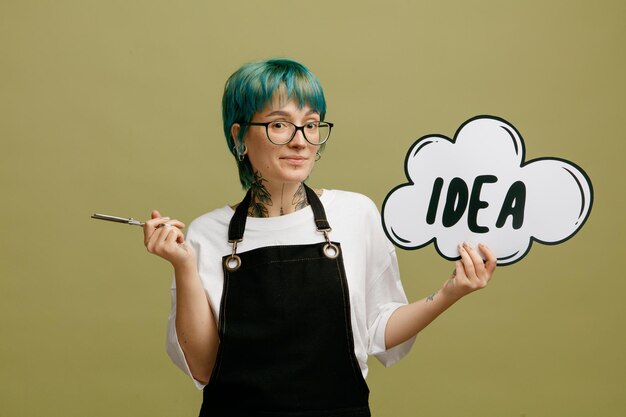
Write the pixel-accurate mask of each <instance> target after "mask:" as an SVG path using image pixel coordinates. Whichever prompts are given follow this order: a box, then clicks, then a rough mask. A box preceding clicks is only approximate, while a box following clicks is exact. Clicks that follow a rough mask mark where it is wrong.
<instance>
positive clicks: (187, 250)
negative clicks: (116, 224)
mask: <svg viewBox="0 0 626 417" xmlns="http://www.w3.org/2000/svg"><path fill="white" fill-rule="evenodd" d="M151 217H152V218H151V219H150V220H148V221H146V222H145V224H144V226H143V236H144V245H145V246H146V248H147V249H148V252H150V253H153V254H155V255H157V256H160V257H161V258H163V259H165V260H167V261H169V262H170V263H171V264H172V265H173V266H174V268H178V267H183V266H186V265H195V263H196V255H195V253H194V251H193V249H192V248H191V246H190V245H187V244H185V235H184V234H183V232H182V229H183V227H185V224H184V223H182V222H180V221H178V220H172V219H170V218H169V217H162V216H161V213H159V212H158V211H157V210H153V211H152V215H151Z"/></svg>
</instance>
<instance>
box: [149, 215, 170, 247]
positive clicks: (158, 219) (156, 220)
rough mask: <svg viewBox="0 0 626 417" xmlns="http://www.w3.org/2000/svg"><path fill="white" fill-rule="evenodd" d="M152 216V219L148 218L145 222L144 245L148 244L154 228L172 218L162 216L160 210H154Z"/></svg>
mask: <svg viewBox="0 0 626 417" xmlns="http://www.w3.org/2000/svg"><path fill="white" fill-rule="evenodd" d="M156 215H158V216H157V217H155V216H156ZM150 217H152V218H151V219H150V220H147V221H146V222H145V223H144V224H143V243H144V245H147V244H148V240H149V239H150V236H152V233H154V229H156V227H157V226H158V225H159V224H161V223H166V222H167V221H169V220H170V218H169V217H161V215H160V213H159V212H158V210H153V211H152V213H151V214H150Z"/></svg>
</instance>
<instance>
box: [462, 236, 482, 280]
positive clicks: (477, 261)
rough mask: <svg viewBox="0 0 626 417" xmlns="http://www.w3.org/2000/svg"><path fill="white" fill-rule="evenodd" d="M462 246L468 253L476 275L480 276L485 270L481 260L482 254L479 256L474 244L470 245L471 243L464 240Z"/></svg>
mask: <svg viewBox="0 0 626 417" xmlns="http://www.w3.org/2000/svg"><path fill="white" fill-rule="evenodd" d="M463 247H464V248H465V250H466V251H467V253H468V254H469V256H470V258H472V262H473V264H474V270H475V271H476V275H477V276H479V277H480V276H481V275H483V273H484V272H485V262H484V261H483V258H482V256H480V254H479V253H478V251H477V250H476V249H474V246H472V244H471V243H468V242H465V243H464V244H463Z"/></svg>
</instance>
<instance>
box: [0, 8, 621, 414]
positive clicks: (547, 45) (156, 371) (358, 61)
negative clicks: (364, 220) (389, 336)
mask: <svg viewBox="0 0 626 417" xmlns="http://www.w3.org/2000/svg"><path fill="white" fill-rule="evenodd" d="M219 3H220V4H217V2H209V1H180V2H173V1H164V0H158V1H154V0H152V1H147V0H144V1H134V0H130V1H129V0H127V1H85V0H75V1H68V0H59V1H54V2H53V1H29V0H19V1H18V0H13V1H11V0H2V1H1V2H0V51H1V53H0V140H1V144H2V148H1V149H2V152H0V172H1V177H0V189H1V195H2V202H1V204H0V217H1V218H2V219H3V223H4V226H3V227H2V239H1V240H0V245H1V246H0V273H1V276H0V338H1V339H0V416H10V417H17V416H43V415H46V416H63V417H67V416H90V417H98V416H135V417H136V416H150V417H156V416H194V415H197V412H198V409H199V404H200V401H201V394H200V392H199V391H196V390H195V388H194V387H193V385H192V384H191V382H190V381H188V380H187V379H186V378H185V376H184V375H183V374H182V373H181V372H179V371H178V370H177V369H176V368H175V367H174V366H173V365H171V364H170V362H169V359H168V358H167V356H166V354H165V351H164V337H165V323H166V320H167V315H168V312H169V286H170V283H171V270H170V267H169V265H168V264H166V263H165V262H162V261H161V260H160V259H157V258H156V257H151V256H149V255H148V254H147V253H146V252H145V249H144V247H143V242H142V237H141V231H140V230H139V228H132V227H127V226H123V225H115V224H106V223H103V222H98V221H94V220H91V219H90V218H89V216H90V215H91V214H92V213H94V212H103V213H110V214H117V215H123V216H133V217H136V218H144V217H146V216H147V215H148V213H149V211H150V210H151V209H153V208H158V209H160V210H161V211H162V212H164V213H166V214H168V215H171V216H175V217H178V218H180V219H182V220H183V221H186V222H189V221H191V220H192V219H193V218H195V217H196V216H198V215H200V214H202V213H204V212H206V211H208V210H211V209H212V208H215V207H219V206H222V205H224V204H225V203H227V202H231V203H232V202H235V201H237V200H238V199H239V198H240V196H241V189H240V187H239V185H238V180H237V176H236V169H235V164H234V162H233V160H232V158H231V157H230V156H229V154H228V152H227V150H226V147H225V145H224V141H223V139H222V133H221V120H220V119H221V113H220V99H221V91H222V88H223V85H224V81H225V80H226V78H227V77H228V75H230V74H231V73H232V72H233V71H234V70H235V69H236V68H237V67H239V66H240V65H241V64H242V63H244V62H248V61H251V60H257V59H264V58H267V57H274V56H287V57H292V58H295V59H298V60H301V61H302V62H304V63H305V64H306V65H308V66H309V67H310V68H311V69H312V70H313V71H314V72H315V73H316V74H317V76H318V77H319V78H320V80H321V82H322V84H323V85H324V86H325V90H326V94H327V99H328V101H329V112H328V120H331V121H333V122H335V123H336V129H335V130H334V131H333V138H332V140H331V142H330V143H329V145H328V147H327V150H326V153H325V155H324V157H323V159H322V160H321V161H320V163H319V165H318V167H317V168H316V171H315V172H314V174H313V176H312V178H311V184H312V185H314V186H318V187H325V188H341V189H349V190H354V191H359V192H362V193H365V194H367V195H369V196H370V197H371V198H372V199H373V200H374V201H375V202H376V203H377V204H378V205H379V207H380V205H381V204H382V201H383V199H384V197H385V195H386V193H387V192H388V191H389V190H390V189H391V188H392V187H394V186H395V185H397V184H399V183H401V182H403V181H404V172H403V162H404V156H405V152H406V151H407V150H408V148H409V146H410V145H411V144H412V143H413V142H414V140H415V139H417V138H418V137H420V136H422V135H425V134H429V133H441V134H446V135H453V134H454V132H455V131H456V129H457V127H458V126H459V125H460V124H461V123H462V122H464V121H465V120H467V119H468V118H470V117H472V116H474V115H477V114H493V115H497V116H500V117H503V118H505V119H507V120H508V121H509V122H511V123H512V124H513V125H514V126H516V127H517V128H518V130H520V132H521V134H522V135H523V137H524V139H525V142H526V146H527V158H528V159H531V158H536V157H541V156H558V157H562V158H565V159H569V160H571V161H573V162H575V163H577V164H578V165H580V166H582V167H583V169H585V171H586V172H587V173H588V174H589V176H590V177H591V179H592V182H593V184H594V190H595V203H594V207H593V210H592V213H591V216H590V218H589V220H588V222H587V223H586V225H585V226H584V227H583V229H582V230H581V231H580V232H579V233H578V234H577V235H576V236H575V237H574V238H573V239H571V240H570V241H568V242H566V243H564V244H562V245H558V246H542V245H539V244H535V245H533V249H532V251H531V252H530V254H529V255H528V256H527V257H526V258H525V259H524V260H523V261H522V262H520V263H518V264H515V265H513V266H510V267H505V268H501V269H500V270H499V271H498V272H497V275H496V277H495V278H494V281H493V282H492V284H491V285H490V286H489V288H487V289H486V290H484V291H482V292H479V293H477V294H473V295H471V296H469V297H468V298H467V299H465V300H463V301H461V302H460V303H459V304H458V305H457V306H455V307H454V308H453V309H452V310H451V311H449V312H448V313H446V314H445V315H444V316H443V317H441V318H440V319H439V320H438V321H437V322H436V323H435V324H434V325H433V326H432V327H430V328H428V329H427V330H425V331H424V332H423V334H421V335H420V336H419V337H418V341H417V343H416V345H415V347H414V348H413V350H412V352H411V354H410V355H409V356H408V357H407V358H405V359H404V360H403V361H402V362H401V363H400V364H398V365H396V366H394V367H392V368H390V369H384V368H382V367H381V366H380V365H379V364H378V363H377V362H376V361H375V360H374V359H372V361H371V362H370V363H371V367H372V369H371V373H370V377H369V379H368V382H369V384H370V388H371V391H372V396H371V400H372V401H371V402H372V408H373V410H374V414H375V416H378V417H385V416H394V417H404V416H407V417H408V416H421V415H423V416H431V417H436V416H442V417H443V416H476V417H489V416H493V417H503V416H515V417H518V416H528V417H531V416H532V417H535V416H546V417H554V416H568V417H574V416H581V417H583V416H584V417H588V416H591V415H594V416H618V415H626V396H624V388H625V386H626V369H625V368H626V367H625V363H626V361H625V357H624V350H625V349H624V348H625V347H626V346H625V344H626V343H625V341H626V337H625V335H624V329H625V325H624V321H625V316H626V315H625V313H626V307H625V304H626V303H624V301H623V294H624V293H625V290H626V284H625V282H626V279H625V278H624V269H625V268H624V253H623V252H624V249H625V248H626V247H625V245H624V244H623V240H622V239H623V233H624V232H625V231H626V228H625V222H624V218H623V215H624V209H623V207H624V205H625V201H624V189H625V187H624V181H623V178H624V175H623V172H622V170H623V162H622V161H623V155H624V151H625V147H624V141H625V140H626V139H625V138H624V133H623V128H622V127H621V124H622V123H623V121H624V114H625V113H626V112H625V110H626V106H625V104H624V103H625V101H624V96H625V95H626V83H625V77H624V74H626V57H625V53H626V52H625V51H626V48H625V45H626V25H625V24H624V22H625V21H626V6H625V5H626V3H624V2H622V1H617V0H616V1H610V0H599V1H595V2H590V1H565V0H559V1H535V0H533V1H526V2H509V1H486V0H484V1H437V2H435V1H422V2H418V1H409V0H404V1H402V0H393V1H386V2H382V1H380V2H373V1H364V0H363V1H359V2H356V1H351V2H347V1H345V2H342V1H334V2H331V1H326V0H323V1H318V2H308V3H307V2H296V1H264V2H260V1H247V2H246V1H231V2H226V1H222V2H219ZM620 242H622V243H620ZM399 252H400V253H399V257H400V262H401V269H402V274H403V282H404V285H405V289H406V291H407V293H408V296H409V298H410V299H417V298H421V297H423V296H425V295H427V294H430V293H432V292H433V291H434V290H435V289H437V288H438V286H439V285H440V284H441V283H442V282H443V281H444V280H445V279H446V278H447V277H448V276H449V273H450V272H451V270H452V265H451V264H450V263H449V262H446V261H444V260H443V259H441V258H439V257H438V255H437V254H436V252H435V250H434V248H433V247H432V246H429V247H426V248H424V249H422V250H419V251H414V252H402V251H399Z"/></svg>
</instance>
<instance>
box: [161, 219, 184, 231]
mask: <svg viewBox="0 0 626 417" xmlns="http://www.w3.org/2000/svg"><path fill="white" fill-rule="evenodd" d="M171 226H174V227H177V228H178V229H183V228H184V227H185V223H183V222H181V221H180V220H175V219H174V220H167V221H164V222H163V223H159V224H157V225H156V227H171Z"/></svg>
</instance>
